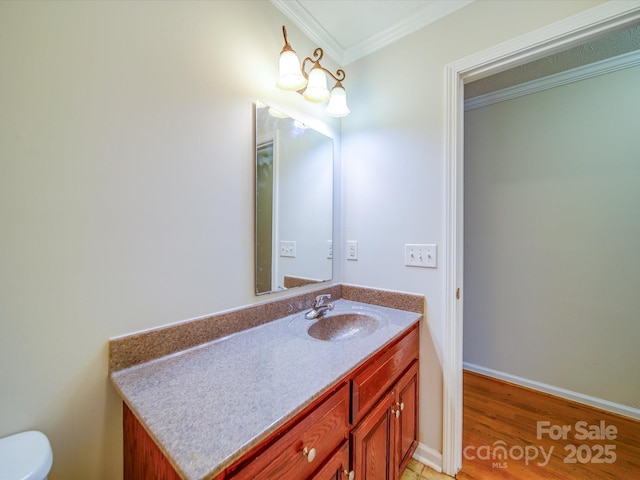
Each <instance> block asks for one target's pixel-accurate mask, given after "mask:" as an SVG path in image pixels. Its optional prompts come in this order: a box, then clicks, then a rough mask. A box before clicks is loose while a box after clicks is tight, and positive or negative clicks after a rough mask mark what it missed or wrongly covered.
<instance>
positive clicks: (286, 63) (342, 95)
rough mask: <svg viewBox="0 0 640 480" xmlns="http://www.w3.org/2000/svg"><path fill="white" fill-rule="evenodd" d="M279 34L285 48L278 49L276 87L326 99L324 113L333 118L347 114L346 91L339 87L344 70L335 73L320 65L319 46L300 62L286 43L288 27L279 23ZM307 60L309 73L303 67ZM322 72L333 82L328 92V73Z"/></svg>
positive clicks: (320, 51)
mask: <svg viewBox="0 0 640 480" xmlns="http://www.w3.org/2000/svg"><path fill="white" fill-rule="evenodd" d="M282 35H283V36H284V47H282V51H281V52H280V76H279V78H278V83H277V85H278V87H279V88H281V89H282V90H290V91H296V92H298V93H301V94H302V96H303V97H304V98H305V99H306V100H308V101H310V102H314V103H322V102H326V101H327V100H328V101H329V105H327V114H328V115H330V116H332V117H346V116H347V115H349V113H350V111H349V108H348V107H347V94H346V92H345V90H344V87H343V86H342V81H343V80H344V78H345V73H344V70H342V69H338V70H337V71H336V73H335V75H334V74H333V73H331V72H330V71H329V70H327V69H326V68H324V67H323V66H322V65H320V60H322V57H323V55H324V52H323V51H322V48H320V47H318V48H316V49H315V50H314V51H313V56H312V57H306V58H305V59H304V60H303V61H302V64H300V60H299V59H298V56H297V55H296V52H295V51H294V50H293V48H291V45H289V41H288V40H287V29H286V28H285V26H284V25H283V26H282ZM307 62H310V63H311V64H312V66H311V70H310V71H309V73H307V72H306V70H305V67H306V65H307ZM325 74H328V75H329V76H330V77H331V78H333V80H335V82H336V84H335V86H334V87H333V89H332V90H331V92H329V89H328V88H327V76H326V75H325Z"/></svg>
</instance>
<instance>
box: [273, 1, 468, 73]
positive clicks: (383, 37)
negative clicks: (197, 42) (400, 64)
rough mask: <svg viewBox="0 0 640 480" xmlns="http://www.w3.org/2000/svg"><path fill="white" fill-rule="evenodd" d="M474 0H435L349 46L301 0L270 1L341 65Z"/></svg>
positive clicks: (353, 60)
mask: <svg viewBox="0 0 640 480" xmlns="http://www.w3.org/2000/svg"><path fill="white" fill-rule="evenodd" d="M474 1H475V0H434V1H433V2H430V3H429V5H427V6H426V7H425V8H423V9H421V10H419V11H418V12H416V14H414V15H411V17H409V18H407V19H405V20H403V21H401V22H398V23H396V24H394V25H392V26H390V27H389V28H386V29H385V30H382V31H381V32H378V33H377V34H376V35H373V36H371V37H369V38H367V39H365V40H363V41H362V42H360V43H358V44H356V45H354V46H353V47H350V48H347V49H344V48H343V47H342V46H341V45H340V44H339V43H338V42H336V41H335V39H334V38H333V37H332V36H331V35H330V34H329V33H328V32H327V31H326V30H325V28H324V27H323V26H322V25H321V24H320V23H318V22H317V21H316V19H315V18H314V17H313V16H311V15H309V12H307V11H306V10H305V9H304V8H303V7H302V5H301V4H300V3H299V2H298V1H292V0H288V1H285V0H271V3H272V4H273V5H275V6H276V8H278V10H280V11H281V12H282V13H283V14H284V15H285V16H287V17H288V18H289V19H291V21H293V23H295V24H296V26H297V27H298V28H299V29H300V30H302V32H303V33H304V34H305V35H306V36H307V37H309V38H310V39H311V40H313V41H314V42H316V43H317V44H319V45H320V46H322V48H323V49H324V52H325V54H327V55H328V56H330V57H331V58H332V59H333V60H335V61H336V62H338V64H339V65H341V66H345V65H348V64H350V63H353V62H355V61H356V60H359V59H361V58H362V57H365V56H367V55H369V54H370V53H373V52H375V51H376V50H380V49H381V48H384V47H386V46H387V45H390V44H392V43H394V42H396V41H398V40H400V39H401V38H403V37H405V36H407V35H409V34H410V33H413V32H415V31H417V30H419V29H421V28H423V27H426V26H427V25H429V24H431V23H434V22H436V21H438V20H440V19H441V18H443V17H446V16H447V15H450V14H452V13H453V12H455V11H456V10H459V9H461V8H463V7H466V6H467V5H469V4H470V3H473V2H474Z"/></svg>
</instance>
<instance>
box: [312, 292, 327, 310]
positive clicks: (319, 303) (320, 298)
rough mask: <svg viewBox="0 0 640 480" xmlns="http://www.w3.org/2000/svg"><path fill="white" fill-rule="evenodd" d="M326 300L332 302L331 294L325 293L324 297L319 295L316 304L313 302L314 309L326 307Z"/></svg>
mask: <svg viewBox="0 0 640 480" xmlns="http://www.w3.org/2000/svg"><path fill="white" fill-rule="evenodd" d="M325 298H326V299H327V300H331V294H330V293H324V294H322V295H318V296H317V297H316V300H315V302H313V305H314V307H321V306H323V305H324V300H325Z"/></svg>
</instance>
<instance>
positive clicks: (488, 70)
mask: <svg viewBox="0 0 640 480" xmlns="http://www.w3.org/2000/svg"><path fill="white" fill-rule="evenodd" d="M638 21H640V6H638V5H633V6H630V5H629V4H626V5H625V4H613V3H612V2H610V3H607V4H603V5H600V6H598V7H595V8H593V9H590V10H588V11H585V12H583V13H581V14H579V15H575V16H573V17H571V18H569V19H566V20H564V21H561V22H557V23H555V24H552V25H549V26H547V27H545V28H542V29H539V30H536V31H534V32H531V33H530V34H527V35H524V36H522V37H519V38H516V39H514V40H512V41H511V42H507V43H505V44H502V45H499V46H497V47H494V48H492V49H489V50H487V51H484V52H480V53H478V54H475V55H472V56H470V57H466V58H464V59H462V60H460V61H458V62H455V63H452V64H449V65H447V66H446V68H445V70H446V83H445V87H446V88H445V99H446V108H445V116H446V117H445V135H446V140H445V175H446V179H445V189H446V190H445V244H444V247H445V258H446V264H445V267H444V277H445V289H444V291H445V302H444V306H445V309H444V310H445V319H446V328H445V335H444V339H445V345H444V350H445V352H446V355H445V357H444V361H443V377H444V385H443V455H442V469H443V471H444V472H445V473H447V474H449V475H455V474H456V473H457V472H458V470H459V469H460V467H461V466H462V324H463V308H462V301H461V300H462V296H463V295H464V292H461V287H462V284H463V264H462V259H463V214H464V212H463V178H464V173H463V166H464V158H463V129H464V101H463V92H464V85H465V83H469V82H472V81H474V80H478V79H481V78H484V77H487V76H489V75H491V74H495V73H498V72H501V71H503V70H506V69H508V68H511V67H515V66H517V65H522V64H524V63H527V62H529V61H532V60H536V59H539V58H542V57H544V56H547V55H550V54H552V53H555V52H559V51H562V50H566V49H567V48H570V47H572V46H575V45H577V44H580V43H584V42H586V41H589V40H592V39H595V38H598V37H600V36H603V35H605V34H607V33H610V32H613V31H615V30H618V29H624V28H627V27H628V26H630V25H633V24H634V23H637V22H638Z"/></svg>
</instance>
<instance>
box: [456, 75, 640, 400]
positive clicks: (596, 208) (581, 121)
mask: <svg viewBox="0 0 640 480" xmlns="http://www.w3.org/2000/svg"><path fill="white" fill-rule="evenodd" d="M638 85H640V67H633V68H629V69H625V70H621V71H618V72H614V73H609V74H607V75H602V76H598V77H594V78H590V79H588V80H582V81H580V82H576V83H571V84H568V85H564V86H562V87H558V88H553V89H551V90H545V91H543V92H539V93H535V94H531V95H526V96H523V97H519V98H516V99H513V100H508V101H505V102H501V103H498V104H495V105H491V106H487V107H483V108H479V109H477V110H472V111H469V112H466V114H465V135H466V136H465V291H466V297H465V304H464V309H465V325H464V327H465V328H464V335H465V337H464V358H465V361H466V362H470V363H472V364H475V365H478V366H481V367H485V368H491V369H493V370H497V371H500V372H504V373H507V374H512V375H516V376H519V377H523V378H525V379H528V380H533V381H537V382H542V383H545V384H548V385H551V386H554V387H559V388H562V389H566V390H570V391H574V392H578V393H580V394H584V395H589V396H592V397H596V398H600V399H603V400H606V401H610V402H614V403H618V404H621V405H625V406H630V407H635V408H640V374H639V373H638V368H637V366H638V364H640V349H638V346H637V340H638V338H640V323H639V322H638V321H637V320H638V311H639V310H640V297H639V296H638V295H637V286H638V285H639V284H640V253H639V252H638V248H637V246H638V245H639V244H640V216H639V215H638V206H639V205H640V192H639V190H638V185H640V161H639V155H638V152H640V137H638V128H637V125H638V112H640V98H639V97H638V95H637V89H638V87H637V86H638Z"/></svg>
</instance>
